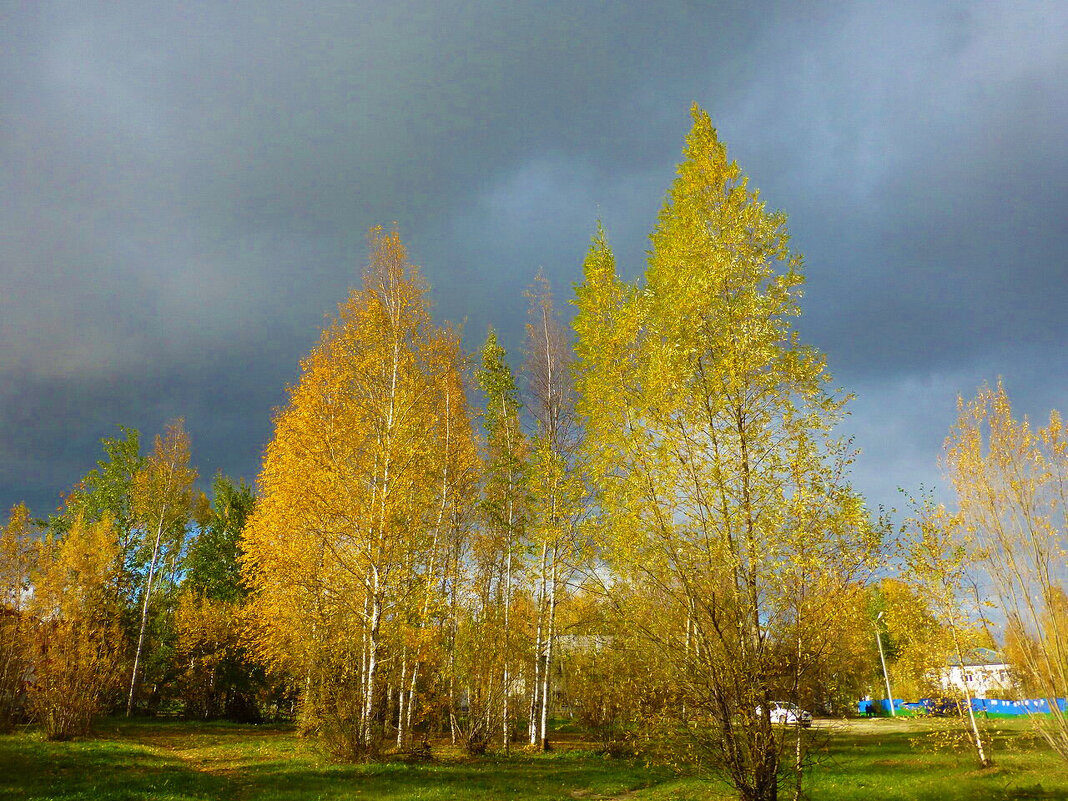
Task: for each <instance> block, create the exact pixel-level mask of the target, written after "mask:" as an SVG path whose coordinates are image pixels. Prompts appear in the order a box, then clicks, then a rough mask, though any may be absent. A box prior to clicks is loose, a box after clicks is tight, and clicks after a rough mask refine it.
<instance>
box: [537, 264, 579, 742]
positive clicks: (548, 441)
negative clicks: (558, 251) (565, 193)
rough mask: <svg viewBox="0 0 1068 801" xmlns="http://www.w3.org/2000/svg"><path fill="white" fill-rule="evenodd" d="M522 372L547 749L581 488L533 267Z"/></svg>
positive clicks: (551, 312) (565, 372) (557, 328)
mask: <svg viewBox="0 0 1068 801" xmlns="http://www.w3.org/2000/svg"><path fill="white" fill-rule="evenodd" d="M527 298H528V299H529V301H530V306H529V310H528V315H527V326H526V342H525V346H524V357H525V359H524V363H523V372H524V375H525V378H526V389H527V395H528V397H529V400H528V402H527V404H526V406H527V409H528V410H529V413H530V416H531V417H532V418H533V433H532V435H531V459H530V492H531V505H530V534H531V539H532V543H533V545H534V547H535V549H536V550H537V554H536V556H535V559H536V564H535V565H534V570H535V575H534V581H535V585H536V587H535V592H536V596H537V599H538V618H537V628H536V632H535V649H534V653H535V661H534V682H533V684H532V687H531V690H532V692H531V699H530V700H531V703H530V725H529V736H530V744H531V745H537V746H539V747H540V748H541V749H542V750H544V751H547V750H549V746H550V744H549V729H548V721H549V712H550V709H551V706H552V697H553V656H554V650H555V646H556V639H557V636H558V634H559V632H558V630H557V606H558V603H559V599H560V592H561V586H562V585H563V583H564V582H566V581H567V579H568V577H569V571H570V570H571V568H572V567H573V565H574V561H575V559H574V557H575V551H576V545H577V540H576V529H577V523H578V518H579V516H580V514H581V502H582V498H581V490H580V483H579V481H578V476H577V474H576V471H575V460H576V457H577V449H578V427H577V425H576V420H575V409H574V388H573V378H572V372H571V371H572V358H573V357H572V350H571V344H570V341H569V337H568V333H567V329H566V328H565V327H564V325H563V323H562V322H561V320H560V317H559V313H558V312H557V310H556V307H555V305H554V303H553V295H552V290H551V288H550V286H549V281H548V279H547V278H545V276H544V274H543V273H542V272H541V271H540V270H539V271H538V274H537V275H536V276H535V278H534V284H533V286H532V287H531V289H530V290H529V291H528V292H527Z"/></svg>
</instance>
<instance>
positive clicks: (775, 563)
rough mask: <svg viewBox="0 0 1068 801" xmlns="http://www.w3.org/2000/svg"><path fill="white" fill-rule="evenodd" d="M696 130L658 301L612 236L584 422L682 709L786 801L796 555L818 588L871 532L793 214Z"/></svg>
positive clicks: (765, 793) (703, 736)
mask: <svg viewBox="0 0 1068 801" xmlns="http://www.w3.org/2000/svg"><path fill="white" fill-rule="evenodd" d="M693 118H694V126H693V129H692V131H691V132H690V135H689V136H688V138H687V141H686V148H685V151H684V157H685V158H684V161H683V162H682V164H681V165H680V166H679V170H678V177H677V178H676V180H675V183H674V184H673V185H672V187H671V189H670V191H669V192H668V196H667V200H666V201H665V204H664V207H663V209H662V211H661V213H660V216H659V220H658V223H657V226H656V229H655V230H654V232H653V234H652V251H651V253H650V256H649V266H648V269H647V271H646V273H645V281H644V285H643V286H641V287H640V288H638V287H629V286H625V285H623V284H621V282H620V281H619V279H618V278H617V276H616V274H615V268H614V258H613V257H612V254H611V251H610V250H609V249H608V248H607V245H606V243H605V242H604V238H603V235H601V234H598V236H597V237H595V239H594V242H593V245H592V246H591V249H590V253H589V255H588V257H587V259H586V263H585V266H584V282H583V285H582V286H581V287H580V288H579V290H578V297H577V301H576V302H577V305H578V309H579V311H578V315H577V318H576V321H575V329H576V333H577V336H578V345H577V351H578V354H579V364H578V371H577V372H578V376H579V378H578V381H579V386H580V399H579V404H578V412H579V416H580V419H581V422H582V425H583V427H584V429H585V432H586V436H587V438H588V439H587V442H588V447H587V448H586V449H585V453H586V454H587V458H588V459H589V467H588V469H589V471H590V474H591V476H592V477H593V481H594V485H595V487H596V489H597V492H598V508H599V512H600V515H601V525H600V526H599V530H600V531H602V532H603V536H602V549H603V554H604V556H605V558H606V561H607V565H608V568H609V569H610V570H611V571H612V573H613V574H614V576H615V578H614V579H613V580H614V581H615V582H617V583H619V586H627V585H629V586H634V587H638V588H645V589H644V593H643V594H645V595H648V596H653V597H658V598H660V599H661V602H662V606H661V610H662V614H661V615H659V616H658V618H657V621H656V625H655V626H654V625H650V623H649V622H648V621H642V620H635V621H634V622H635V625H636V626H638V627H640V629H641V630H642V632H643V634H644V636H645V638H646V641H647V643H648V645H649V647H650V648H653V649H655V650H656V651H657V652H658V653H659V654H660V656H661V658H662V660H663V662H664V663H665V664H666V665H668V666H669V668H670V670H671V672H672V675H673V676H674V682H675V685H674V687H672V688H668V689H669V690H670V692H669V693H668V694H667V695H666V696H665V698H672V699H673V700H672V701H666V702H665V703H666V710H667V711H668V712H670V713H672V714H674V715H675V716H677V717H681V718H682V719H684V720H689V719H692V718H693V717H700V718H703V719H711V720H712V721H714V722H715V725H714V726H712V727H711V728H710V729H709V728H706V727H693V728H688V729H687V730H688V731H690V732H691V733H692V734H693V735H694V737H695V738H696V740H697V744H698V745H700V746H702V750H703V752H704V753H705V754H706V756H707V757H708V758H709V759H710V760H711V761H712V762H713V764H714V765H715V766H717V767H719V768H720V769H721V770H722V772H723V774H724V775H725V776H726V778H728V779H729V780H730V781H731V782H732V783H733V785H734V786H735V787H736V788H737V790H738V791H739V793H740V794H741V796H742V797H743V798H744V799H752V800H753V801H757V800H758V799H759V800H760V801H769V800H770V799H774V798H776V797H777V795H778V791H779V785H780V782H781V781H783V780H784V778H785V776H786V775H787V774H781V773H780V766H781V764H782V752H783V748H784V742H783V739H782V737H781V736H780V735H779V734H777V733H776V732H775V730H774V729H773V728H772V726H771V722H770V718H769V709H770V701H772V700H773V699H776V698H777V697H779V693H780V692H783V688H782V687H781V679H780V676H781V667H780V664H779V660H780V658H781V645H782V643H783V642H784V641H785V642H789V641H790V638H791V634H790V628H791V622H792V621H794V620H795V617H796V611H797V605H796V603H795V601H794V598H792V597H791V593H790V592H788V591H787V590H786V587H787V586H788V585H789V584H790V582H796V581H797V578H798V576H797V572H796V570H795V558H796V556H797V548H798V546H799V544H804V546H805V549H806V551H805V554H806V555H805V560H806V564H807V565H808V567H807V568H806V570H807V571H808V573H809V578H807V579H806V581H807V582H809V585H810V586H811V583H812V581H813V580H814V579H815V577H817V576H824V575H826V574H827V572H829V571H831V570H834V569H836V567H835V566H833V565H828V564H826V563H825V562H824V557H825V556H826V555H828V554H831V553H833V551H834V548H833V547H831V546H830V545H829V544H827V541H828V540H834V541H837V542H838V543H840V544H842V543H852V542H855V541H861V540H863V539H865V538H866V537H868V536H869V527H868V526H867V524H866V521H865V516H864V514H863V508H862V506H861V505H860V504H859V503H857V502H856V501H855V496H853V494H852V493H851V492H849V491H848V486H847V485H846V483H845V480H844V469H845V466H846V464H847V463H848V460H849V453H848V447H847V444H846V443H842V442H840V441H838V440H837V439H835V438H834V437H833V435H832V433H831V430H832V428H833V426H834V424H835V423H836V422H837V421H838V420H839V419H840V417H841V414H842V410H843V405H844V402H845V399H844V398H843V397H841V396H839V395H837V394H835V393H832V392H829V391H828V389H827V384H828V381H829V378H828V376H827V373H826V370H825V368H824V362H823V359H822V357H821V356H820V355H819V354H818V353H817V352H816V351H815V350H814V349H812V348H810V347H806V346H803V345H802V344H801V343H800V342H799V339H798V337H797V334H796V333H795V332H794V331H793V330H792V329H791V326H790V318H792V317H795V316H796V315H797V314H798V305H797V301H798V296H799V293H800V286H801V283H802V276H801V259H800V257H799V256H798V255H796V254H794V253H792V252H791V251H790V249H789V247H788V239H787V233H786V220H785V217H784V215H782V214H781V213H771V212H768V211H767V210H766V208H765V206H764V204H763V203H762V202H761V201H760V199H759V196H758V195H757V193H756V192H755V191H753V190H750V189H749V186H748V181H747V179H746V178H745V177H744V176H743V175H742V173H741V171H740V170H739V168H738V166H737V165H736V164H735V163H733V162H730V161H728V159H727V154H726V148H725V146H724V145H723V144H722V143H721V142H720V141H719V139H718V137H717V135H716V131H715V129H714V128H713V127H712V124H711V121H710V120H709V117H708V115H707V114H706V113H704V112H703V111H701V110H700V109H698V108H696V107H694V109H693ZM607 590H608V592H609V594H611V590H612V587H611V585H609V586H608V588H607ZM620 611H621V612H622V613H623V614H624V615H626V612H627V610H626V608H625V607H621V609H620ZM798 630H799V631H801V630H803V629H798Z"/></svg>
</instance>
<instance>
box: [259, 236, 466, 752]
mask: <svg viewBox="0 0 1068 801" xmlns="http://www.w3.org/2000/svg"><path fill="white" fill-rule="evenodd" d="M369 242H370V260H369V264H368V267H367V269H366V271H365V272H364V276H363V284H362V287H361V288H359V289H354V290H353V291H352V292H351V293H350V295H349V297H348V299H347V300H346V301H344V302H343V303H342V304H340V306H339V309H338V315H337V318H336V319H335V320H334V321H333V322H332V323H331V324H330V325H329V326H327V327H326V328H325V329H324V331H323V333H322V336H321V338H320V341H319V344H318V345H317V346H316V347H315V349H314V350H313V351H312V352H311V353H310V354H309V355H308V356H307V357H306V358H305V359H304V360H303V361H302V363H301V377H300V381H299V382H298V383H297V385H296V386H294V387H292V388H291V389H290V392H289V402H288V404H287V405H286V407H285V408H284V409H282V410H281V411H280V412H279V414H278V416H277V418H276V421H275V435H274V439H273V440H272V442H271V443H270V444H269V445H268V447H267V451H266V455H265V458H264V465H263V470H262V472H261V474H260V479H259V487H260V500H259V502H258V504H257V507H256V510H255V511H254V513H253V515H252V517H251V519H250V522H249V524H248V526H247V527H246V530H245V536H244V539H243V541H242V547H243V550H244V554H245V556H244V574H245V578H246V582H247V583H248V585H249V587H250V588H251V589H252V608H253V620H254V627H255V639H256V646H257V650H258V652H259V653H260V655H261V656H262V657H263V658H265V659H266V660H268V661H269V662H270V663H271V664H274V665H277V666H280V667H285V668H288V669H289V670H290V671H291V673H293V674H295V675H296V676H299V677H300V678H301V683H302V685H303V688H304V697H303V714H304V721H305V724H306V725H307V726H308V727H310V728H311V729H313V730H315V731H318V732H320V733H321V734H323V735H325V736H326V737H327V741H328V745H329V746H330V747H331V748H332V749H333V750H334V752H335V753H336V754H337V755H339V756H341V757H343V758H347V759H353V758H365V757H367V756H369V755H371V754H373V753H374V752H375V751H376V750H377V749H378V748H379V747H380V745H381V742H382V739H383V737H384V734H385V730H386V726H387V721H386V719H385V716H384V714H383V710H384V709H385V707H386V704H387V700H388V699H387V698H386V694H385V687H384V686H383V675H384V674H386V675H390V676H391V678H393V679H399V678H401V674H404V676H403V677H404V679H405V681H404V685H407V686H408V687H409V688H410V687H411V684H412V678H411V676H412V674H411V673H409V672H408V671H413V670H414V667H411V666H410V667H408V668H406V669H405V670H401V669H400V667H401V664H403V662H404V659H405V656H404V653H403V645H402V642H403V639H404V633H403V629H404V628H405V627H407V625H408V623H409V622H410V620H411V618H410V614H411V611H412V606H413V596H412V593H413V591H414V590H415V589H416V588H418V587H420V586H422V587H426V586H427V583H428V582H430V579H431V577H432V576H433V574H434V572H435V570H436V569H437V564H438V563H437V562H436V561H435V560H436V559H437V558H439V557H437V556H435V555H436V554H437V553H438V545H439V543H440V541H441V536H442V530H441V526H442V525H443V524H444V521H445V520H452V519H453V517H452V516H451V513H452V512H453V511H455V509H456V508H457V507H458V506H462V504H460V503H459V502H458V501H457V499H456V498H455V495H454V493H453V491H452V489H451V487H452V486H453V485H452V484H451V483H450V482H452V481H453V478H450V475H451V476H453V477H455V476H457V475H459V474H460V473H461V472H462V471H461V470H460V468H459V466H458V465H457V464H455V463H453V466H452V468H448V469H447V465H448V464H449V463H450V460H454V462H455V460H456V459H458V458H459V457H458V456H456V455H455V454H456V453H457V452H458V448H457V444H458V443H461V442H463V440H464V438H465V437H466V438H467V439H468V440H470V436H471V432H470V427H469V424H465V422H464V420H465V417H464V415H466V411H463V412H462V413H461V412H460V411H458V410H461V409H462V404H463V397H462V392H461V391H460V389H459V388H460V387H461V386H462V384H461V379H460V378H459V377H458V376H457V375H456V370H457V366H456V359H455V354H456V352H457V345H456V339H455V335H448V334H446V332H444V331H442V330H441V329H440V328H438V327H436V326H435V325H433V323H432V321H431V318H430V312H429V308H428V300H427V288H426V285H425V284H424V282H423V280H422V278H421V276H420V274H419V271H418V269H417V268H416V267H414V266H413V265H412V264H411V263H410V262H409V260H408V256H407V251H406V249H405V248H404V245H403V244H402V243H401V240H400V237H399V235H398V234H397V233H396V232H391V233H386V232H384V231H383V230H382V229H381V228H375V229H372V231H371V233H370V236H369ZM449 420H451V421H452V422H451V423H447V421H449ZM465 425H466V427H467V430H464V428H465ZM443 487H444V489H443ZM419 576H422V577H423V578H422V581H420V580H418V577H419ZM409 665H410V663H409ZM416 680H417V679H416ZM404 703H405V704H407V703H408V702H407V700H405V702H404ZM407 708H411V707H406V709H407ZM406 709H405V710H404V711H402V714H401V715H400V719H401V720H405V721H406V720H407V711H406ZM402 738H403V735H402Z"/></svg>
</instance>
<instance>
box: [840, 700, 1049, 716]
mask: <svg viewBox="0 0 1068 801" xmlns="http://www.w3.org/2000/svg"><path fill="white" fill-rule="evenodd" d="M961 703H962V704H963V702H961ZM1057 708H1058V709H1060V711H1061V712H1068V700H1066V699H1064V698H1058V699H1057ZM956 709H957V702H956V701H953V700H949V699H944V698H921V699H920V700H919V701H912V702H909V703H905V701H904V700H903V699H901V698H895V699H894V711H896V712H900V711H910V712H921V713H927V714H945V713H946V712H948V711H954V712H955V711H956ZM972 709H974V710H975V711H976V712H987V713H989V714H992V715H993V714H996V715H1027V714H1029V713H1034V714H1039V715H1044V714H1049V712H1050V703H1049V699H1047V698H1025V699H1024V700H1022V701H1004V700H1001V699H997V698H973V699H972ZM857 712H858V713H859V714H861V715H889V714H890V702H889V701H888V700H887V699H885V698H876V699H874V700H872V701H860V702H859V703H858V704H857Z"/></svg>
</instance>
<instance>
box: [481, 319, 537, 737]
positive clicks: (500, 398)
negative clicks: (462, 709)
mask: <svg viewBox="0 0 1068 801" xmlns="http://www.w3.org/2000/svg"><path fill="white" fill-rule="evenodd" d="M476 378H477V380H478V385H479V388H480V389H481V390H482V394H483V396H484V398H485V411H484V413H483V425H484V428H485V431H486V466H485V477H484V480H483V500H482V509H483V512H484V515H485V518H486V525H487V528H488V530H489V532H490V537H491V541H492V542H493V551H494V552H495V558H496V559H497V560H499V562H500V570H501V581H500V584H501V585H502V586H500V588H499V596H500V599H501V628H502V659H501V666H500V670H501V678H500V681H501V699H502V700H501V707H502V708H501V738H502V745H503V747H504V749H505V751H506V752H507V751H508V749H509V747H510V743H511V739H512V729H513V722H512V721H513V716H514V715H515V710H514V709H513V707H512V694H513V690H512V685H513V680H514V673H515V667H516V666H515V665H514V664H513V658H514V657H513V641H514V639H515V636H514V632H513V620H512V603H513V598H514V595H515V590H516V588H517V585H518V581H517V575H518V574H520V572H521V570H522V567H523V558H522V557H523V551H524V546H525V542H524V535H525V521H526V504H527V494H528V491H527V451H528V447H527V441H526V437H525V436H524V434H523V432H522V429H521V428H520V423H519V413H520V409H521V405H522V404H521V402H520V400H519V390H518V388H517V386H516V382H515V377H514V376H513V374H512V370H511V368H510V367H509V366H508V362H507V353H506V352H505V350H504V348H503V347H502V346H501V345H500V343H499V342H498V341H497V334H496V332H495V331H494V330H493V329H492V328H491V329H490V331H489V334H488V335H487V336H486V342H485V344H484V345H483V347H482V364H481V367H480V369H479V370H478V371H477V372H476Z"/></svg>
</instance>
